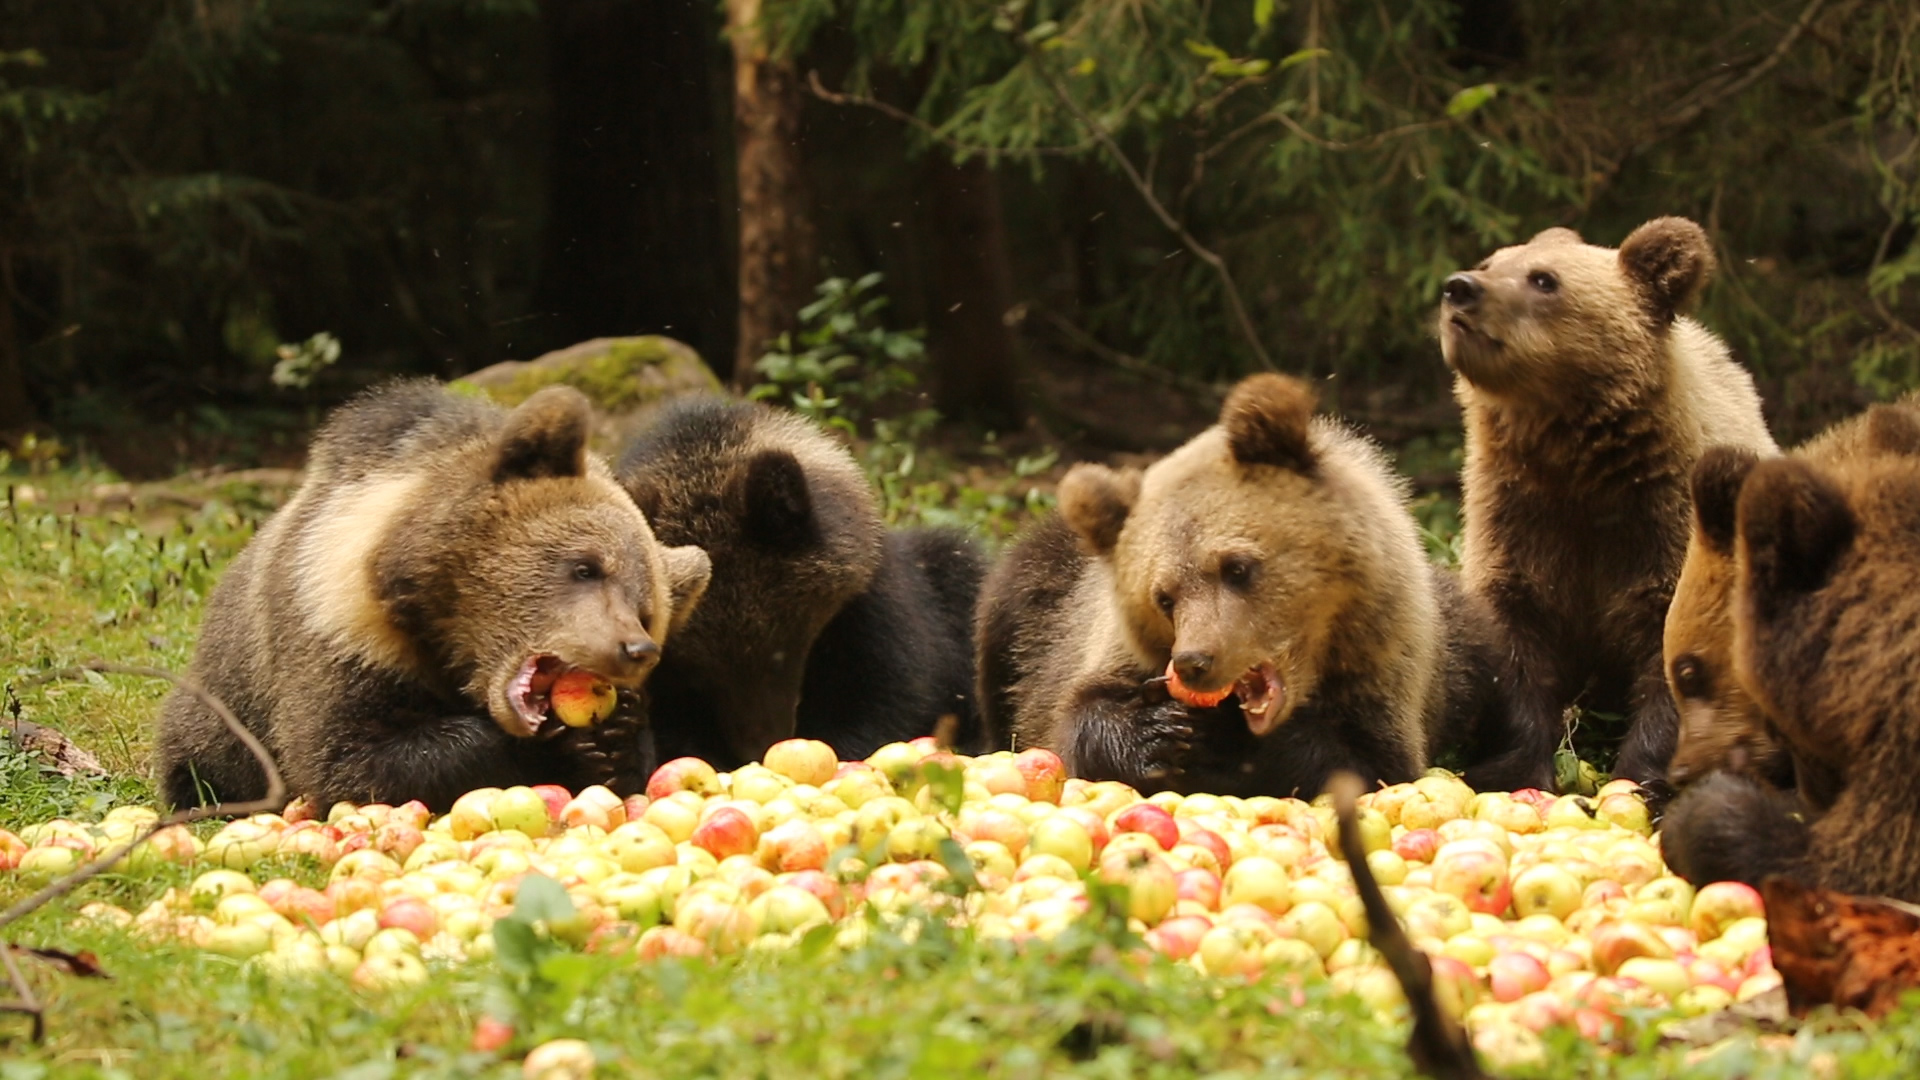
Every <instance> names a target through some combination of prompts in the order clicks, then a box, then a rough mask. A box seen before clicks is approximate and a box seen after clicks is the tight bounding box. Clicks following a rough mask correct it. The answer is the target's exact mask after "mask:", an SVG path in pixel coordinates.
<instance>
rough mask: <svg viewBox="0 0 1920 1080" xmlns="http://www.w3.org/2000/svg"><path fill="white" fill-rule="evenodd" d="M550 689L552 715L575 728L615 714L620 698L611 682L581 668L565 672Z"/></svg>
mask: <svg viewBox="0 0 1920 1080" xmlns="http://www.w3.org/2000/svg"><path fill="white" fill-rule="evenodd" d="M547 693H548V698H547V700H548V701H549V702H550V703H551V704H552V706H553V715H554V716H555V717H557V718H558V719H559V721H560V722H561V723H563V724H565V725H567V726H568V727H572V728H584V727H592V726H593V725H595V724H597V723H599V722H600V721H602V720H605V719H606V718H607V717H609V716H612V715H613V707H614V705H615V704H616V703H617V702H618V701H619V695H618V693H616V692H615V690H614V689H613V684H612V683H610V682H608V681H607V680H605V679H603V678H601V677H600V676H598V675H595V674H594V673H593V672H591V671H585V670H583V669H581V668H573V669H571V670H569V671H565V672H562V673H561V675H560V677H559V678H557V679H555V680H553V689H552V690H549V691H548V692H547Z"/></svg>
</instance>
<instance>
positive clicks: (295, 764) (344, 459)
mask: <svg viewBox="0 0 1920 1080" xmlns="http://www.w3.org/2000/svg"><path fill="white" fill-rule="evenodd" d="M588 423H589V414H588V408H587V402H586V399H585V398H583V397H581V396H580V395H579V393H577V392H576V391H573V390H567V389H562V388H555V389H552V390H545V391H541V392H540V393H538V394H535V395H534V396H533V397H531V398H529V399H527V401H526V402H525V404H523V405H521V406H520V407H519V408H517V409H514V410H513V411H512V412H508V411H506V410H504V409H500V408H497V407H495V406H492V405H489V404H485V403H483V402H480V401H477V400H474V399H470V398H466V397H460V396H456V395H453V394H450V393H448V392H447V391H446V390H444V389H443V388H441V387H439V386H437V385H435V384H433V383H429V382H412V383H397V384H394V385H391V386H388V387H386V388H383V389H381V390H378V391H375V392H374V393H372V394H369V395H368V396H366V397H364V398H362V399H360V400H359V401H356V402H354V403H352V404H350V405H347V406H345V407H344V408H342V409H340V410H339V411H338V412H336V413H335V414H334V415H333V417H332V418H330V419H329V420H328V422H327V424H326V426H325V427H324V428H322V429H321V431H320V433H319V435H318V436H317V438H316V439H315V442H314V445H313V450H312V453H311V456H310V459H309V463H308V472H307V476H306V479H305V482H304V483H302V485H301V486H300V488H299V490H298V491H296V492H295V493H294V496H293V498H292V499H291V500H290V501H289V502H288V503H287V505H286V507H285V508H284V509H282V510H281V511H280V512H279V513H278V514H276V515H274V517H273V519H272V520H270V521H269V522H268V523H267V524H266V525H265V527H263V528H262V529H261V530H260V533H259V535H258V536H256V537H255V538H254V539H253V541H252V542H251V543H250V544H248V545H247V548H246V550H244V551H243V552H241V553H240V555H239V557H238V558H236V559H235V560H234V562H233V565H232V566H231V567H229V568H228V570H227V572H226V576H225V577H224V578H223V579H222V580H221V582H220V585H219V587H218V588H217V589H215V590H214V594H213V597H212V599H211V600H210V602H209V604H208V609H207V617H206V622H205V625H204V626H203V627H202V628H201V636H200V642H199V647H198V649H197V651H196V652H195V655H194V662H193V669H192V674H193V677H194V678H195V679H196V680H198V681H199V682H200V683H201V684H202V685H204V686H205V687H206V688H207V689H209V690H211V691H212V692H213V693H214V694H216V695H218V696H219V697H220V698H221V699H222V700H224V701H225V702H226V703H227V704H228V705H229V706H230V707H232V709H233V711H234V713H235V714H236V715H237V716H238V717H239V718H240V719H241V720H242V721H243V722H245V723H246V724H247V725H248V727H249V728H251V729H252V730H253V732H254V733H255V734H256V735H258V736H259V737H260V738H261V740H262V741H263V742H264V743H265V744H266V746H267V748H268V749H269V750H270V751H272V753H273V755H274V757H275V760H276V762H277V764H278V765H279V767H280V770H281V772H282V774H283V775H284V777H285V779H286V781H287V786H288V791H289V793H290V794H293V795H308V796H312V797H314V798H315V799H317V800H319V802H320V804H321V805H323V806H324V805H327V804H328V803H330V802H332V801H334V800H339V799H352V800H356V801H368V800H376V799H377V800H383V801H389V802H398V801H403V800H406V799H421V800H423V801H425V802H426V803H428V804H429V805H431V806H434V807H436V808H445V807H446V806H448V805H450V804H451V803H452V802H453V800H454V799H455V798H456V797H458V796H459V795H460V794H461V793H463V792H465V791H468V790H470V789H472V788H475V787H481V786H485V785H503V784H513V783H539V782H557V783H564V784H570V785H575V786H577V785H580V784H584V783H591V782H612V783H616V784H618V785H620V786H623V787H629V788H637V787H638V786H639V785H640V784H643V783H644V781H645V777H646V773H645V768H646V767H647V766H646V763H645V762H643V761H641V760H640V758H641V757H642V747H641V744H640V740H641V734H640V732H639V731H638V730H637V729H636V728H635V727H634V726H633V725H632V724H631V723H623V722H620V721H618V720H615V721H609V722H608V723H606V724H603V725H601V726H600V727H598V728H594V729H588V730H585V731H576V730H574V729H569V728H566V727H564V726H562V725H560V724H559V723H558V721H556V720H553V719H551V718H543V717H542V716H541V715H540V713H541V711H542V709H543V708H544V703H543V702H542V701H541V699H540V694H541V692H542V689H543V685H544V684H546V683H549V682H550V681H551V679H552V677H554V676H556V675H557V674H558V673H559V672H560V671H563V670H566V669H567V668H571V667H579V668H585V669H588V670H592V671H595V672H598V673H600V674H601V675H603V676H605V677H606V678H607V679H609V680H610V681H612V682H614V683H615V684H617V685H618V686H620V687H623V688H627V689H632V688H637V687H639V686H640V685H641V683H642V682H643V680H644V679H645V678H646V676H647V674H648V672H649V671H651V670H652V668H653V665H654V662H655V661H656V660H657V659H658V657H659V654H660V646H661V645H662V644H663V643H664V642H665V641H666V640H667V638H668V635H669V633H670V631H671V629H672V628H673V626H674V625H675V624H676V623H678V622H679V621H680V620H682V619H684V618H685V617H686V615H687V614H688V613H689V612H690V611H691V610H692V609H693V607H694V605H695V604H696V603H697V602H698V600H699V597H700V593H701V591H702V590H703V589H704V588H705V587H706V582H707V576H708V563H707V557H706V555H705V554H704V553H703V552H701V551H700V550H699V549H698V548H692V547H683V548H674V549H662V548H661V547H660V545H659V544H658V543H657V542H656V541H655V540H654V538H653V533H652V532H651V531H650V530H649V529H648V527H647V522H646V519H645V518H643V517H641V516H640V514H639V512H638V511H637V510H635V509H634V507H633V504H632V502H631V501H630V500H628V499H627V497H626V495H625V494H624V493H623V492H622V491H621V490H620V488H619V486H618V485H616V484H615V483H614V482H613V480H612V477H611V476H610V474H609V473H608V471H607V469H606V467H605V466H604V465H603V464H601V463H600V462H599V461H597V460H595V459H592V458H590V457H589V456H588V455H587V452H586V439H587V427H588ZM158 759H159V762H158V764H159V774H160V783H161V788H162V791H163V793H164V795H165V797H166V798H167V799H168V800H169V801H170V802H172V803H173V804H175V805H192V804H195V803H198V802H200V801H201V800H202V799H203V798H206V799H209V800H212V801H231V800H236V799H252V798H258V797H260V796H261V795H262V794H264V792H265V778H264V776H263V775H262V773H261V771H260V769H259V767H258V765H257V764H256V763H255V762H254V761H253V759H252V758H251V757H250V756H249V755H248V754H247V752H246V750H245V749H244V748H243V747H241V745H240V744H239V742H238V741H237V740H235V739H234V738H233V737H232V736H231V735H230V734H228V732H227V731H226V729H225V728H224V727H223V726H222V725H221V723H220V721H219V720H218V718H216V717H215V716H213V714H212V713H210V712H208V711H207V710H206V709H205V708H204V707H202V706H201V705H200V703H199V702H198V700H197V699H195V698H193V697H191V696H188V695H186V694H183V693H180V692H175V693H174V694H173V695H172V696H171V697H170V698H168V700H167V702H166V705H165V706H164V708H163V710H162V712H161V716H160V730H159V738H158Z"/></svg>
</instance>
